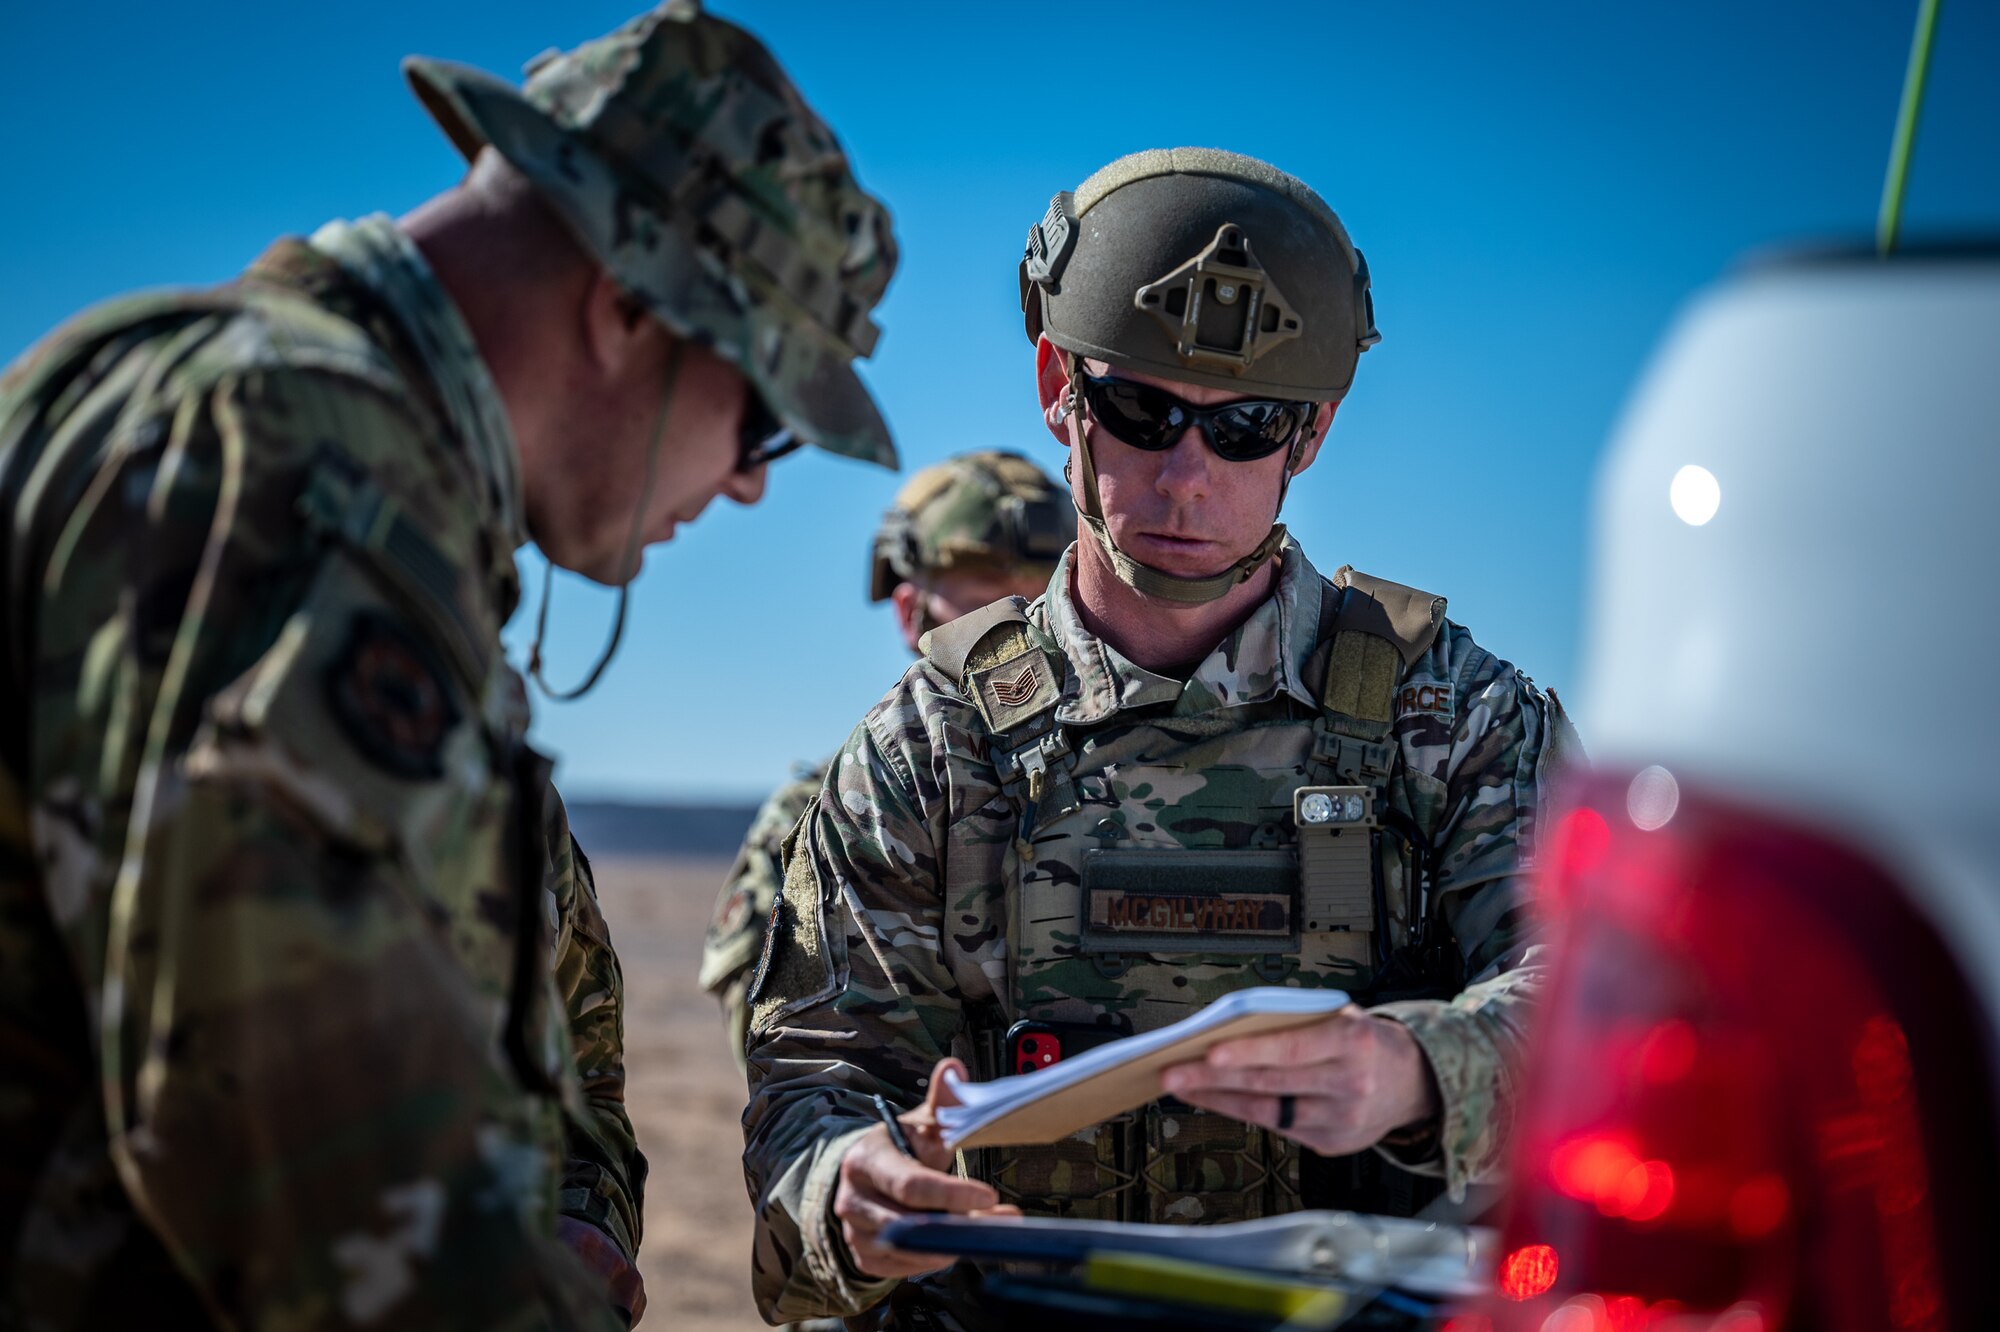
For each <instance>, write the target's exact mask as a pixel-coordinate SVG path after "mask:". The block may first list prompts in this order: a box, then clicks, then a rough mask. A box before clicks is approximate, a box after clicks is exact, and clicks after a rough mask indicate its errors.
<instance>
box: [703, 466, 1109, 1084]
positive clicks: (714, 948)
mask: <svg viewBox="0 0 2000 1332" xmlns="http://www.w3.org/2000/svg"><path fill="white" fill-rule="evenodd" d="M1074 528H1075V522H1074V512H1073V510H1072V509H1071V508H1070V501H1069V496H1067V495H1065V494H1064V493H1063V492H1062V490H1061V489H1060V488H1059V487H1057V485H1056V484H1055V482H1053V481H1051V480H1050V479H1049V478H1048V476H1047V475H1046V474H1045V473H1044V472H1043V471H1042V469H1041V468H1039V467H1037V466H1035V464H1034V463H1032V462H1030V461H1028V460H1027V459H1026V458H1023V457H1022V456H1021V455H1020V454H1018V453H1006V452H1001V451H998V450H981V451H978V452H974V453H963V454H960V455H959V456H957V457H955V458H951V459H947V460H946V461H944V462H941V463H938V464H936V465H935V466H932V467H926V468H924V469H923V470H922V471H920V472H918V473H916V474H915V475H914V476H912V477H911V478H910V480H909V482H908V483H907V484H906V485H904V487H903V489H902V490H901V491H900V492H899V493H898V494H897V496H896V502H895V503H894V504H893V505H891V506H890V508H889V510H888V512H886V513H884V514H883V515H882V522H881V525H880V526H879V527H877V528H876V530H875V540H874V544H873V546H872V547H871V549H870V551H869V559H868V599H869V600H870V601H872V602H882V601H887V602H889V603H890V604H891V605H892V606H894V608H895V612H896V624H897V627H898V628H899V629H900V630H901V631H902V635H903V642H904V643H905V644H907V645H908V647H909V649H910V651H911V652H915V651H917V644H918V643H919V641H921V639H922V638H923V636H924V635H925V634H926V633H929V632H930V631H931V630H932V629H935V628H937V627H938V626H939V625H943V624H949V623H950V622H951V621H953V620H955V619H957V618H958V617H959V616H961V615H964V614H966V613H967V612H969V611H974V610H977V609H979V608H980V607H982V606H986V605H989V604H991V603H992V602H995V601H998V600H1000V599H1001V598H1003V597H1023V598H1030V597H1035V596H1039V595H1040V594H1041V591H1042V589H1043V588H1044V587H1046V586H1047V585H1048V581H1049V575H1050V574H1051V573H1053V572H1054V571H1055V565H1056V561H1057V560H1058V559H1060V558H1061V556H1062V553H1063V550H1064V548H1065V547H1067V546H1068V545H1069V538H1070V534H1071V532H1072V531H1074ZM829 766H830V765H829V764H827V763H821V764H819V765H818V766H816V767H812V768H807V769H804V770H803V771H801V772H800V773H799V775H798V777H797V779H796V780H794V781H791V782H788V783H786V784H785V785H784V786H781V787H779V788H778V790H777V791H776V792H775V793H773V794H772V796H771V798H770V799H769V800H767V801H765V802H764V805H763V807H762V808H761V809H759V810H758V811H757V817H756V818H755V819H754V820H753V821H752V822H751V825H750V831H749V834H748V835H747V836H746V837H745V838H744V840H743V849H742V850H741V851H739V852H738V853H737V856H736V863H735V865H734V866H733V867H732V868H731V869H730V871H729V877H728V879H727V880H726V881H725V882H724V883H723V885H722V893H721V895H720V896H719V897H718V898H717V899H716V903H715V918H714V919H713V920H712V921H711V922H710V923H709V927H708V939H707V942H706V944H705V945H704V947H703V950H702V958H701V987H702V988H703V989H704V990H707V991H708V992H709V993H710V994H712V995H714V996H715V997H716V999H717V1001H718V1002H720V1003H721V1005H722V1017H723V1024H724V1026H725V1028H726V1029H727V1030H728V1033H729V1048H730V1049H731V1050H732V1051H734V1052H735V1054H736V1061H737V1063H738V1064H739V1065H741V1064H742V1062H743V1038H744V1036H745V1034H746V1032H747V1031H748V1028H749V1020H750V1014H749V1008H748V1006H747V1004H746V1003H745V1002H744V992H745V991H746V990H747V989H748V987H749V982H750V968H751V965H752V964H753V963H755V962H756V960H757V955H758V953H759V951H760V950H761V949H762V947H763V944H764V927H765V925H766V923H767V922H768V921H769V920H770V916H771V904H772V902H774V901H775V900H776V899H777V895H778V889H779V887H780V885H782V884H783V883H784V878H785V871H784V855H783V850H784V843H785V839H786V837H787V836H789V835H790V833H791V831H792V828H793V826H794V825H795V824H797V823H798V821H799V815H801V814H803V813H805V809H806V806H807V805H808V804H810V803H811V802H812V798H813V797H814V796H816V795H818V794H819V789H820V786H821V784H822V783H823V782H824V781H825V779H826V773H827V768H828V767H829Z"/></svg>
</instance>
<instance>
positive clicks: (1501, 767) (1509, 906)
mask: <svg viewBox="0 0 2000 1332" xmlns="http://www.w3.org/2000/svg"><path fill="white" fill-rule="evenodd" d="M1426 668H1428V673H1432V674H1435V675H1438V676H1442V677H1443V678H1445V679H1448V680H1450V681H1451V683H1452V689H1453V695H1454V697H1455V699H1456V700H1457V706H1456V711H1455V716H1454V718H1453V720H1452V724H1451V727H1450V730H1449V733H1448V735H1439V736H1436V737H1428V738H1430V739H1434V740H1435V743H1422V742H1421V740H1422V739H1424V737H1420V742H1419V743H1416V744H1413V745H1410V746H1408V747H1406V757H1407V758H1408V759H1409V760H1410V761H1409V762H1408V763H1407V764H1406V770H1405V772H1404V774H1403V776H1402V778H1401V780H1402V781H1403V782H1404V784H1405V798H1406V800H1407V801H1408V804H1409V807H1410V808H1412V809H1415V810H1418V811H1422V812H1424V813H1425V814H1427V815H1428V817H1425V818H1423V819H1422V820H1421V822H1422V823H1423V824H1424V825H1425V826H1426V827H1427V828H1428V829H1429V831H1430V834H1431V846H1430V852H1431V863H1432V865H1433V876H1434V877H1433V892H1434V893H1435V894H1436V898H1437V909H1438V910H1439V911H1440V912H1441V913H1442V917H1443V919H1444V920H1445V921H1446V922H1447V923H1448V924H1449V925H1450V927H1451V932H1452V935H1453V937H1454V938H1455V939H1456V941H1457V945H1458V949H1459V952H1460V954H1461V956H1462V958H1463V965H1464V974H1465V976H1466V977H1467V984H1466V985H1465V987H1464V989H1463V990H1462V991H1461V992H1460V993H1459V994H1458V996H1457V997H1455V998H1452V999H1448V1000H1404V1001H1399V1002H1395V1003H1389V1004H1384V1005H1381V1006H1380V1007H1378V1008H1376V1009H1375V1010H1374V1011H1375V1012H1376V1013H1378V1014H1380V1015H1381V1016H1384V1017H1389V1018H1393V1019H1395V1020H1396V1021H1398V1022H1401V1023H1402V1024H1403V1025H1404V1026H1405V1027H1407V1028H1408V1029H1409V1031H1410V1033H1411V1034H1412V1035H1413V1036H1415V1037H1416V1039H1417V1042H1418V1044H1419V1045H1421V1046H1422V1047H1423V1050H1424V1054H1425V1056H1426V1057H1427V1059H1428V1061H1429V1064H1430V1068H1431V1072H1432V1074H1433V1075H1434V1076H1435V1078H1436V1080H1437V1088H1438V1093H1439V1098H1440V1101H1441V1102H1442V1113H1441V1115H1440V1117H1439V1119H1438V1121H1437V1122H1436V1124H1435V1125H1434V1126H1431V1127H1430V1128H1428V1129H1426V1130H1423V1131H1419V1132H1416V1133H1414V1134H1406V1135H1392V1137H1391V1139H1390V1140H1388V1141H1386V1142H1385V1144H1384V1145H1383V1146H1382V1148H1381V1149H1380V1150H1382V1151H1384V1152H1385V1153H1386V1154H1387V1155H1389V1156H1390V1157H1391V1159H1393V1160H1395V1161H1397V1162H1398V1163H1399V1164H1401V1165H1403V1166H1405V1167H1407V1168H1409V1169H1413V1170H1416V1171H1418V1172H1420V1173H1426V1174H1432V1175H1441V1176H1443V1177H1444V1178H1445V1180H1446V1181H1447V1182H1448V1184H1449V1186H1450V1189H1451V1192H1452V1194H1453V1196H1454V1197H1461V1196H1463V1190H1464V1187H1465V1185H1466V1184H1467V1183H1469V1182H1479V1181H1482V1180H1485V1179H1487V1178H1489V1177H1490V1176H1491V1175H1492V1174H1493V1173H1494V1172H1495V1171H1496V1170H1497V1169H1498V1168H1499V1165H1500V1163H1501V1162H1502V1160H1503V1158H1504V1156H1505V1148H1506V1144H1507V1136H1508V1129H1509V1126H1510V1124H1511V1121H1512V1117H1513V1112H1512V1103H1513V1098H1514V1095H1515V1089H1516V1083H1517V1076H1518V1072H1519V1069H1520V1066H1521V1059H1522V1043H1523V1041H1524V1039H1525V1036H1526V1032H1527V1027H1528V1023H1529V1021H1530V1018H1531V1016H1532V1013H1533V1008H1534V1005H1535V1002H1536V995H1537V993H1538V992H1539V990H1540V989H1541V985H1542V979H1543V956H1542V954H1543V949H1542V947H1541V946H1540V944H1538V943H1537V941H1536V937H1535V929H1534V922H1533V916H1532V912H1531V910H1530V908H1529V905H1528V902H1527V898H1526V893H1527V877H1526V876H1527V871H1528V869H1529V868H1530V861H1531V856H1532V854H1533V847H1534V836H1535V829H1536V826H1537V823H1538V821H1539V819H1540V817H1541V805H1542V802H1543V801H1544V800H1545V799H1546V798H1547V792H1548V778H1549V775H1550V774H1549V767H1550V763H1551V761H1552V759H1553V758H1554V757H1555V753H1556V749H1557V745H1556V744H1554V743H1552V742H1551V737H1550V731H1551V727H1552V726H1553V727H1556V728H1566V727H1567V723H1566V722H1565V721H1563V720H1562V718H1561V714H1560V711H1559V710H1554V711H1552V705H1551V704H1550V703H1549V702H1548V701H1547V700H1546V699H1545V698H1544V697H1543V695H1542V694H1541V692H1540V691H1539V690H1537V689H1536V688H1535V686H1534V685H1533V684H1532V683H1531V682H1530V681H1529V680H1528V679H1527V677H1526V676H1524V675H1522V674H1521V673H1520V672H1518V671H1517V670H1515V669H1514V668H1513V667H1512V666H1510V665H1508V664H1507V663H1506V662H1504V661H1501V660H1500V659H1499V658H1497V657H1495V656H1493V655H1492V654H1491V653H1489V652H1486V651H1485V650H1484V649H1482V648H1480V647H1479V646H1478V645H1477V644H1476V643H1474V642H1473V641H1472V638H1471V635H1469V634H1467V633H1466V632H1465V631H1464V630H1463V629H1462V628H1460V627H1458V626H1457V625H1455V624H1451V623H1447V624H1446V626H1445V632H1444V633H1443V634H1442V635H1441V636H1440V638H1439V641H1438V643H1437V645H1436V646H1435V647H1434V648H1433V649H1432V653H1431V657H1430V658H1429V659H1428V661H1426V662H1420V663H1419V666H1418V669H1419V670H1420V671H1424V670H1426Z"/></svg>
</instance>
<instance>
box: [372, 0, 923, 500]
mask: <svg viewBox="0 0 2000 1332" xmlns="http://www.w3.org/2000/svg"><path fill="white" fill-rule="evenodd" d="M403 72H404V74H405V75H406V76H407V77H408V79H409V81H410V85H411V87H412V88H413V89H414V90H415V92H416V94H417V97H418V99H419V100H420V101H422V102H423V104H424V107H425V109H426V110H428V111H429V112H430V113H431V115H432V116H433V117H434V118H435V119H436V120H437V122H438V124H439V125H440V126H441V127H442V128H443V130H444V132H445V134H446V136H447V137H449V138H450V140H451V141H452V144H453V145H454V146H455V147H457V148H458V150H459V151H460V152H461V153H463V154H464V155H465V158H466V160H467V161H470V160H472V159H473V158H474V157H475V156H477V154H478V153H479V150H480V149H482V148H485V147H489V146H490V147H492V148H493V149H495V150H496V151H497V152H498V153H499V154H500V155H501V156H502V157H504V158H506V159H507V161H508V162H509V163H510V164H512V165H513V166H514V168H515V169H516V170H518V171H520V172H521V173H522V174H523V175H524V176H526V177H527V178H528V179H529V180H530V181H532V182H533V183H534V185H535V187H536V189H537V190H538V191H539V193H540V194H541V196H542V197H543V198H544V199H545V200H546V201H547V202H548V203H549V205H550V206H551V207H552V208H554V210H555V211H556V213H557V215H558V216H560V217H561V218H562V219H563V221H564V222H565V223H567V224H568V226H569V228H570V230H571V232H572V233H573V234H574V235H575V236H576V238H577V240H578V242H579V243H580V244H581V245H582V246H583V248H584V250H585V252H586V253H588V254H589V255H590V256H591V257H592V258H593V259H595V260H596V261H597V262H598V263H599V264H600V265H601V266H602V267H603V268H604V269H605V270H606V271H607V272H609V273H610V274H611V276H612V277H614V278H616V279H617V280H618V283H619V285H621V286H622V287H624V288H625V289H626V290H627V291H629V292H630V293H632V295H633V296H635V297H637V298H638V299H639V300H640V301H641V302H642V303H643V304H644V305H645V306H646V307H647V308H648V309H649V310H651V311H652V313H653V314H654V316H655V317H657V318H658V319H659V320H660V322H661V323H663V324H665V325H666V326H667V327H668V328H669V329H670V330H672V331H673V332H674V333H676V334H678V335H680V336H682V337H684V338H687V339H689V340H691V341H693V342H695V343H698V344H700V345H702V346H706V347H710V348H713V349H714V350H715V351H716V352H717V353H718V354H719V355H721V356H723V357H725V358H727V359H728V360H729V361H730V362H731V363H732V364H734V365H735V366H736V368H737V369H738V370H740V371H742V373H743V375H744V376H745V377H746V378H747V379H748V380H749V381H750V383H751V385H752V386H753V387H754V388H755V389H756V391H757V394H758V397H759V399H761V402H762V405H763V406H764V407H765V408H766V409H767V411H768V412H769V414H770V415H771V416H773V417H774V418H776V421H777V423H778V424H780V425H783V426H785V427H787V428H789V429H790V430H792V431H793V432H794V433H795V434H796V435H798V436H799V437H800V438H802V439H804V440H807V441H809V442H811V443H814V444H817V445H819V446H820V447H821V448H823V449H828V450H830V451H832V452H834V453H841V454H846V455H847V456H849V457H853V458H861V459H865V460H866V461H869V462H875V463H880V464H882V465H883V466H885V467H891V468H893V467H895V466H896V450H895V446H894V445H893V444H892V443H891V442H890V439H889V429H888V426H887V425H886V424H884V422H883V420H882V414H881V412H880V410H878V409H877V407H876V406H875V402H874V400H873V399H872V398H871V397H870V396H869V393H868V390H867V389H866V388H865V387H864V386H863V385H862V383H861V380H860V377H859V376H857V375H856V374H855V372H854V367H853V364H852V362H853V360H854V358H856V357H866V356H868V355H869V354H871V353H872V352H873V351H874V349H875V340H876V337H877V329H876V327H875V325H874V323H873V322H872V321H871V320H870V319H869V312H870V311H871V310H872V309H873V308H874V306H875V304H876V302H877V301H879V300H880V299H881V296H882V292H883V289H884V288H885V287H887V286H888V283H889V277H890V274H891V273H893V272H894V271H895V267H896V242H895V237H894V235H893V234H892V233H891V231H890V224H889V214H888V210H887V209H885V208H884V207H883V206H882V204H881V203H880V201H878V200H877V199H875V198H874V197H872V196H871V195H869V194H868V193H866V192H865V191H863V190H862V188H861V186H860V185H859V184H858V183H857V182H856V181H855V179H854V175H853V173H852V171H851V170H850V169H849V167H848V162H847V156H846V154H845V153H844V152H843V151H842V150H841V147H840V143H839V141H838V140H837V139H835V138H834V135H833V131H832V130H830V129H828V128H827V126H826V123H825V122H824V121H822V120H821V119H820V118H819V116H818V115H816V114H815V113H814V112H813V110H812V108H811V107H809V106H807V105H806V103H805V99H804V98H803V97H802V96H801V95H800V94H799V90H798V89H797V87H795V86H794V85H793V83H792V81H791V79H790V78H788V77H787V76H786V74H785V71H784V70H783V69H781V68H780V67H779V65H778V62H777V61H776V60H774V59H773V58H772V57H771V53H770V52H769V51H768V50H766V49H765V48H764V45H763V43H761V42H759V41H758V40H757V39H756V38H755V37H753V36H751V35H750V34H749V33H747V32H745V31H744V30H743V29H741V28H739V27H737V26H736V25H735V24H732V23H728V22H725V21H724V20H722V19H719V18H716V17H715V16H713V15H711V14H705V13H703V12H702V10H701V6H700V4H699V3H698V0H667V3H665V4H662V5H660V6H659V7H658V8H656V9H654V10H652V11H650V12H648V13H645V14H642V15H640V16H639V17H638V18H635V19H633V20H632V21H631V22H629V23H627V24H625V25H624V26H623V27H621V28H619V29H618V30H617V31H615V32H613V33H610V34H609V35H607V36H604V37H600V38H598V39H596V40H595V41H590V42H585V43H584V44H583V45H582V46H579V47H577V48H576V49H575V50H573V51H568V52H549V53H547V54H545V55H543V56H540V57H537V58H536V59H535V60H534V61H532V62H530V64H529V66H528V78H527V83H526V85H525V86H524V87H522V88H519V89H516V88H515V87H513V85H511V84H509V83H506V82H505V81H503V80H501V79H497V78H495V77H493V76H492V75H490V74H487V73H484V72H482V71H480V70H477V69H473V68H470V67H468V66H465V65H459V64H453V63H450V62H448V61H442V60H432V59H428V58H423V57H418V56H411V57H410V58H409V59H407V60H405V61H404V62H403Z"/></svg>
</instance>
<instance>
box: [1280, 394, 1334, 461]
mask: <svg viewBox="0 0 2000 1332" xmlns="http://www.w3.org/2000/svg"><path fill="white" fill-rule="evenodd" d="M1339 406H1340V404H1339V403H1337V402H1323V403H1321V404H1320V405H1319V410H1317V411H1315V412H1314V413H1313V419H1312V424H1311V425H1309V426H1307V427H1306V438H1305V444H1304V447H1302V448H1300V450H1299V460H1298V462H1296V463H1294V464H1293V466H1292V475H1293V476H1297V475H1298V474H1299V473H1300V472H1303V471H1305V470H1306V468H1308V467H1311V466H1312V465H1313V459H1315V458H1317V457H1319V448H1320V445H1322V444H1324V443H1326V435H1327V432H1328V431H1329V430H1331V429H1333V414H1334V412H1335V411H1336V410H1337V409H1338V408H1339Z"/></svg>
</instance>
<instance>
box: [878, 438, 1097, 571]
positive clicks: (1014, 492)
mask: <svg viewBox="0 0 2000 1332" xmlns="http://www.w3.org/2000/svg"><path fill="white" fill-rule="evenodd" d="M1075 534H1076V510H1075V509H1074V508H1073V507H1072V506H1071V503H1070V498H1069V493H1068V492H1067V491H1065V490H1062V489H1061V488H1059V487H1058V486H1057V485H1056V483H1055V482H1054V481H1052V480H1050V479H1049V477H1048V474H1047V473H1045V472H1043V471H1042V469H1041V468H1039V467H1037V466H1035V464H1033V463H1032V462H1029V461H1028V460H1027V459H1026V458H1024V457H1022V456H1021V455H1020V454H1018V453H1007V452H1003V451H1001V450H997V449H989V450H982V451H980V452H977V453H964V454H960V455H959V456H958V457H956V458H950V459H947V460H946V461H944V462H941V463H938V464H936V465H935V466H932V467H926V468H924V469H923V470H922V471H920V472H918V473H917V474H916V475H915V476H912V477H911V478H910V479H909V481H908V482H907V483H906V484H905V485H904V486H903V489H902V490H901V492H899V493H898V494H897V496H896V503H895V505H894V506H893V507H892V508H891V509H890V510H889V511H888V512H887V513H885V514H883V515H882V525H881V527H879V528H878V529H876V532H875V545H874V549H873V550H872V551H871V552H870V558H869V561H868V599H869V600H870V601H887V600H888V599H889V594H890V593H891V592H893V591H895V590H896V584H898V583H906V582H910V581H913V580H915V579H917V578H919V577H921V576H922V575H924V574H936V573H944V572H947V571H949V570H955V569H991V570H996V571H1014V570H1017V571H1019V572H1020V573H1022V574H1024V575H1026V576H1029V577H1034V578H1040V579H1042V580H1044V581H1046V580H1047V579H1048V578H1049V577H1050V576H1051V575H1052V574H1054V573H1055V567H1056V561H1057V560H1059V559H1061V558H1062V553H1063V551H1064V549H1065V548H1067V547H1068V545H1069V542H1070V538H1071V537H1072V536H1074V535H1075Z"/></svg>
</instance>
